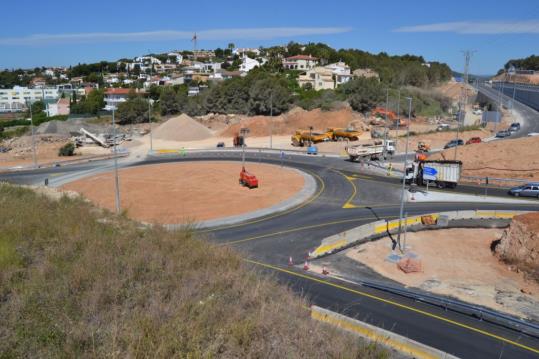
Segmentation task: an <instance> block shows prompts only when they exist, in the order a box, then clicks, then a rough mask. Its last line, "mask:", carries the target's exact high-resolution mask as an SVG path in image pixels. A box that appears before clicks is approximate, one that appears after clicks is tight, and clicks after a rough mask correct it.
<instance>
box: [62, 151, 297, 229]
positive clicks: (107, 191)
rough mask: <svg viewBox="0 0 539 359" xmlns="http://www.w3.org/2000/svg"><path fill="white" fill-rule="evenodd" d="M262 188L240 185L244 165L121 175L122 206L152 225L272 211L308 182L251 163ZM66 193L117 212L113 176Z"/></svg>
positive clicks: (170, 167) (171, 167) (177, 166)
mask: <svg viewBox="0 0 539 359" xmlns="http://www.w3.org/2000/svg"><path fill="white" fill-rule="evenodd" d="M246 168H247V170H249V171H250V172H252V173H254V174H255V175H256V176H257V178H258V179H259V188H256V189H248V188H246V187H242V186H240V185H239V184H238V178H239V172H240V170H241V165H240V164H239V163H232V162H204V163H202V162H200V163H196V162H192V163H174V164H161V165H150V166H143V167H136V168H130V169H124V170H121V171H120V175H119V177H120V195H121V203H122V208H123V209H125V210H127V214H128V216H129V217H131V218H133V219H136V220H139V221H143V222H149V223H159V224H171V223H187V222H191V221H204V220H210V219H216V218H222V217H228V216H234V215H239V214H243V213H248V212H252V211H255V210H257V209H261V208H267V207H271V206H273V205H275V204H278V203H280V202H282V201H284V200H286V199H288V198H290V197H292V196H294V195H295V194H296V193H297V192H299V191H300V190H301V189H302V188H303V186H304V179H303V176H301V175H300V174H299V173H297V172H295V171H292V170H290V169H286V168H281V167H279V166H273V165H266V164H258V163H249V162H248V163H247V164H246ZM63 189H65V190H70V191H76V192H79V193H82V194H83V196H85V197H86V198H88V199H90V200H91V201H92V202H94V203H96V204H97V205H98V206H100V207H104V208H108V209H110V210H112V209H113V208H114V203H115V202H114V181H113V174H112V173H105V174H100V175H96V176H93V177H89V178H84V179H81V180H78V181H75V182H71V183H69V184H67V185H65V186H64V187H63Z"/></svg>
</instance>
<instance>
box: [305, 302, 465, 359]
mask: <svg viewBox="0 0 539 359" xmlns="http://www.w3.org/2000/svg"><path fill="white" fill-rule="evenodd" d="M311 318H313V319H314V320H318V321H320V322H324V323H327V324H330V325H333V326H335V327H338V328H340V329H343V330H346V331H348V332H351V333H354V334H357V335H359V336H361V337H364V338H367V339H369V340H372V341H374V342H376V343H379V344H381V345H384V346H387V347H390V348H392V349H395V350H397V351H399V352H401V353H403V354H406V355H410V356H412V357H413V358H418V359H422V358H429V359H430V358H447V359H456V358H457V357H456V356H454V355H451V354H448V353H446V352H443V351H441V350H438V349H435V348H432V347H429V346H427V345H425V344H422V343H419V342H416V341H415V340H412V339H409V338H406V337H404V336H402V335H399V334H395V333H393V332H390V331H388V330H385V329H382V328H378V327H376V326H374V325H371V324H367V323H365V322H362V321H360V320H357V319H352V318H350V317H347V316H344V315H342V314H339V313H335V312H332V311H330V310H327V309H324V308H320V307H317V306H312V307H311Z"/></svg>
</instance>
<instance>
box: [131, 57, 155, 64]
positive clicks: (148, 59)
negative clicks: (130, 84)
mask: <svg viewBox="0 0 539 359" xmlns="http://www.w3.org/2000/svg"><path fill="white" fill-rule="evenodd" d="M135 62H142V63H150V64H158V65H160V64H161V60H159V59H158V58H156V57H153V56H139V57H135Z"/></svg>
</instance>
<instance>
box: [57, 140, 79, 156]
mask: <svg viewBox="0 0 539 359" xmlns="http://www.w3.org/2000/svg"><path fill="white" fill-rule="evenodd" d="M74 154H75V145H74V144H73V142H68V143H66V144H65V145H63V146H62V147H60V149H59V150H58V156H73V155H74Z"/></svg>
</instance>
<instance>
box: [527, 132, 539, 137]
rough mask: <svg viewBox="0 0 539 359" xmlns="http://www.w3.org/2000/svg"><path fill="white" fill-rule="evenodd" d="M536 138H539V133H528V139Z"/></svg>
mask: <svg viewBox="0 0 539 359" xmlns="http://www.w3.org/2000/svg"><path fill="white" fill-rule="evenodd" d="M534 136H539V132H530V133H528V137H534Z"/></svg>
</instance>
